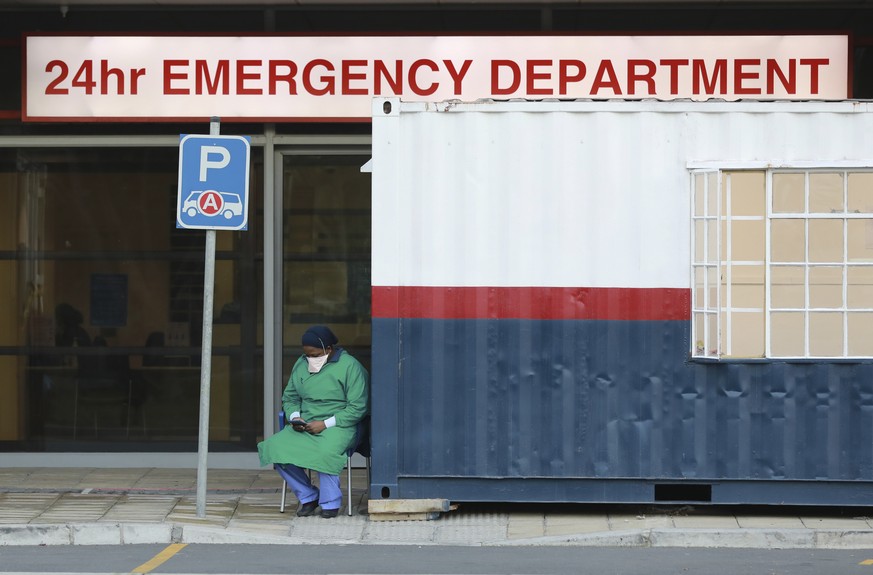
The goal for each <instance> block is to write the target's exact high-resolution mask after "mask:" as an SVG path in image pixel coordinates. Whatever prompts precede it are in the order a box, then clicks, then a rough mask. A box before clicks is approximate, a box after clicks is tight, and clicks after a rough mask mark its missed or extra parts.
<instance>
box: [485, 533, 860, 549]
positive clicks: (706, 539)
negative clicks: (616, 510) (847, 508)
mask: <svg viewBox="0 0 873 575" xmlns="http://www.w3.org/2000/svg"><path fill="white" fill-rule="evenodd" d="M493 545H498V546H526V545H530V546H540V545H542V546H545V545H555V546H578V547H673V548H676V547H682V548H710V549H870V548H873V530H841V529H642V530H634V531H613V532H609V533H585V534H579V535H559V536H551V537H533V538H529V539H516V540H512V541H501V542H496V543H493Z"/></svg>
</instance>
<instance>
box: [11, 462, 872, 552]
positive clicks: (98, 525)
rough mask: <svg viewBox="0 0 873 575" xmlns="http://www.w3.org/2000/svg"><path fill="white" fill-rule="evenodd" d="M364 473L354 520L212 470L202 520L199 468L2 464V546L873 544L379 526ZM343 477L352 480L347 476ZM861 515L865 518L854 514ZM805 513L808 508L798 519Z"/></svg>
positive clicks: (697, 524) (698, 524)
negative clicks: (300, 509)
mask: <svg viewBox="0 0 873 575" xmlns="http://www.w3.org/2000/svg"><path fill="white" fill-rule="evenodd" d="M365 479H366V478H365V474H364V471H363V470H355V472H354V473H353V498H352V499H353V506H354V508H355V515H354V516H352V517H349V516H348V515H346V513H345V511H346V509H345V507H344V508H343V510H342V512H343V513H342V514H341V515H340V516H339V517H338V518H336V519H322V518H320V517H305V518H298V517H296V515H295V513H294V512H295V510H296V506H297V502H296V500H295V499H294V496H293V494H290V493H289V496H288V508H287V509H286V511H285V513H284V514H282V513H279V487H280V485H281V483H280V480H279V478H278V476H277V475H276V473H275V472H274V471H272V470H224V469H213V470H210V471H209V473H208V495H207V516H206V517H205V518H203V519H200V518H198V517H197V514H196V509H195V503H196V484H197V473H196V470H193V469H94V468H73V469H70V468H0V545H68V544H74V545H115V544H133V543H174V542H181V543H251V544H326V543H342V544H371V545H375V544H379V545H387V544H391V545H397V544H411V545H579V546H627V547H735V548H774V549H775V548H806V549H823V548H830V549H860V548H871V549H873V512H871V518H869V519H868V518H867V517H863V516H860V515H863V514H866V511H867V510H866V509H854V510H845V509H838V510H833V509H829V510H824V511H821V510H817V509H815V508H800V510H798V508H791V509H788V510H785V509H781V508H772V507H771V508H762V507H756V508H748V507H743V508H730V509H727V510H726V509H725V508H724V507H706V506H702V507H690V506H669V507H668V506H664V507H652V506H647V507H641V506H629V505H597V506H592V505H560V506H559V505H534V504H512V503H507V504H499V505H497V504H490V505H485V504H476V505H474V504H462V505H461V506H460V509H458V510H457V511H453V512H450V513H446V514H443V515H442V516H441V517H440V518H439V519H437V520H434V521H398V522H383V521H370V520H369V519H368V517H367V515H366V508H367V499H366V489H365V487H366V486H365ZM343 481H345V479H344V478H343ZM854 512H857V515H859V516H852V515H855V513H854ZM798 513H802V515H799V514H798Z"/></svg>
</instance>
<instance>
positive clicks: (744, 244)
mask: <svg viewBox="0 0 873 575" xmlns="http://www.w3.org/2000/svg"><path fill="white" fill-rule="evenodd" d="M765 230H766V226H765V222H764V220H763V219H762V220H759V221H747V220H733V221H731V260H733V261H757V262H762V261H764V259H765V252H766V239H765V237H764V232H765Z"/></svg>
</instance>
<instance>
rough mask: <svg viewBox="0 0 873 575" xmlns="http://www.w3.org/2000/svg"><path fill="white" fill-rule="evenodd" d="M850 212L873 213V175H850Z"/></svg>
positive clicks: (857, 173) (861, 173)
mask: <svg viewBox="0 0 873 575" xmlns="http://www.w3.org/2000/svg"><path fill="white" fill-rule="evenodd" d="M848 185H849V194H848V195H849V206H848V207H849V212H850V213H867V214H869V213H873V173H871V172H856V173H854V174H849V182H848Z"/></svg>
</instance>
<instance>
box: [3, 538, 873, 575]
mask: <svg viewBox="0 0 873 575" xmlns="http://www.w3.org/2000/svg"><path fill="white" fill-rule="evenodd" d="M866 560H870V563H871V564H869V565H867V564H864V562H865V561H866ZM131 572H136V573H163V574H168V573H177V574H201V573H203V574H206V573H209V574H231V573H233V574H263V575H269V574H273V573H292V574H294V575H303V574H308V573H311V574H332V573H336V574H351V573H358V574H365V573H366V574H374V573H382V574H399V573H408V574H460V573H463V574H471V575H486V574H487V575H491V574H494V575H496V574H510V573H511V574H531V575H533V574H547V573H568V574H569V573H572V574H578V575H589V574H590V575H611V574H621V575H661V574H664V575H668V574H669V575H676V574H683V573H689V574H692V573H693V574H694V575H744V574H750V575H751V574H754V575H760V574H767V575H777V574H785V575H789V574H790V575H831V574H833V575H845V574H855V573H857V574H869V575H873V548H871V549H870V550H864V551H856V550H846V551H835V550H819V551H809V550H776V551H767V550H751V549H719V550H715V549H662V548H659V549H639V548H634V549H621V548H582V547H441V546H415V545H408V546H387V545H336V546H334V545H309V546H296V545H295V546H280V545H275V546H268V545H175V546H169V547H168V546H166V545H113V546H96V547H88V546H57V547H3V546H0V575H5V574H8V573H28V574H34V573H52V574H58V573H131Z"/></svg>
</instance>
